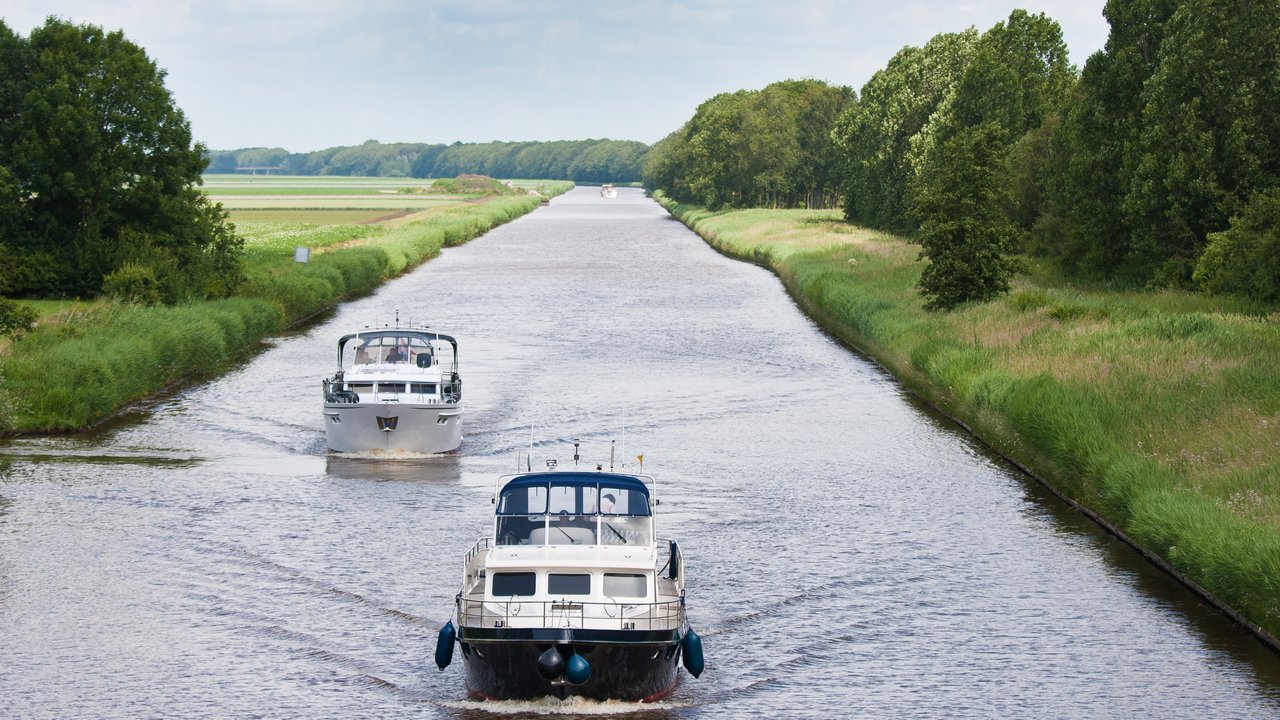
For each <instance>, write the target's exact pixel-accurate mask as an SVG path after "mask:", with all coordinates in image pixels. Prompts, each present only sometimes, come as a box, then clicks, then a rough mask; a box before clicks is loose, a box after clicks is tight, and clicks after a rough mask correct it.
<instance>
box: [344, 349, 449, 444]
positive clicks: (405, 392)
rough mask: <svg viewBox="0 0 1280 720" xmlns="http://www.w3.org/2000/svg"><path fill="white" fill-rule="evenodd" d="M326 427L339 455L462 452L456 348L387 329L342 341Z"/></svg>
mask: <svg viewBox="0 0 1280 720" xmlns="http://www.w3.org/2000/svg"><path fill="white" fill-rule="evenodd" d="M323 389H324V427H325V436H326V438H327V441H328V444H329V449H330V450H336V451H338V452H361V451H369V450H402V451H408V452H415V453H443V452H449V451H450V450H456V449H457V448H458V446H459V445H461V444H462V378H461V377H460V376H459V375H458V342H457V340H455V339H454V338H452V337H450V336H449V335H441V334H440V333H438V332H435V331H433V330H429V329H426V328H394V329H392V328H384V329H380V330H364V331H362V332H357V333H352V334H350V335H344V336H342V338H341V339H339V340H338V370H337V371H336V372H335V373H334V374H333V376H332V377H329V378H326V379H325V380H324V383H323Z"/></svg>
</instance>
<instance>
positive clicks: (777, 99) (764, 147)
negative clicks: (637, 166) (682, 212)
mask: <svg viewBox="0 0 1280 720" xmlns="http://www.w3.org/2000/svg"><path fill="white" fill-rule="evenodd" d="M853 98H854V94H853V91H852V90H851V89H850V88H848V87H837V86H832V85H829V84H827V83H825V82H821V81H818V80H786V81H783V82H777V83H773V84H772V85H769V86H767V87H765V88H764V89H762V90H739V91H738V92H734V93H724V94H721V95H716V96H715V97H713V98H711V99H710V100H707V101H706V102H704V103H702V104H701V105H699V106H698V109H697V111H696V112H694V114H693V117H692V118H691V119H690V120H689V121H688V122H686V123H685V124H684V125H683V126H682V127H681V128H680V129H679V130H676V131H675V132H673V133H671V134H670V135H668V136H667V137H665V138H663V139H662V140H660V141H659V142H658V143H657V144H655V145H654V146H653V149H652V150H650V151H649V153H648V155H647V157H646V158H645V161H644V183H645V186H646V187H649V188H653V189H660V190H662V191H663V192H664V193H666V194H667V195H668V196H670V197H671V198H673V199H675V200H679V201H681V202H690V203H698V204H701V205H706V206H708V207H711V208H721V207H775V208H790V207H832V206H834V205H835V203H836V201H837V200H838V198H839V195H840V172H839V167H840V157H839V155H838V153H837V152H836V149H835V146H834V144H833V139H832V135H831V128H832V126H833V125H834V124H835V122H836V119H837V118H838V117H839V116H840V114H841V113H842V112H843V111H844V110H845V109H846V108H847V107H848V105H849V104H850V103H851V102H852V101H853Z"/></svg>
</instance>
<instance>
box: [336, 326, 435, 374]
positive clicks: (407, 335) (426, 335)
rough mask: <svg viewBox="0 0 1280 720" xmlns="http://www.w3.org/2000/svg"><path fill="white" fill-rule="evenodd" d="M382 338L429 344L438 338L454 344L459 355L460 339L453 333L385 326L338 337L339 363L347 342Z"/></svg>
mask: <svg viewBox="0 0 1280 720" xmlns="http://www.w3.org/2000/svg"><path fill="white" fill-rule="evenodd" d="M381 338H391V339H394V340H418V341H420V342H423V343H428V344H429V343H431V342H433V341H436V340H443V341H445V342H447V343H449V344H450V345H452V346H453V357H454V358H457V357H458V341H457V340H456V339H454V337H453V336H452V335H444V334H442V333H438V332H435V331H434V330H423V329H421V328H383V329H379V330H363V331H361V332H356V333H351V334H350V335H343V336H342V337H340V338H338V364H339V365H341V364H342V350H343V348H345V347H346V346H347V343H349V342H351V341H352V340H360V341H361V342H362V343H363V344H368V343H369V341H370V340H378V339H381Z"/></svg>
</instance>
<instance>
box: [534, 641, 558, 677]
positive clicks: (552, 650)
mask: <svg viewBox="0 0 1280 720" xmlns="http://www.w3.org/2000/svg"><path fill="white" fill-rule="evenodd" d="M538 674H539V675H541V676H542V678H543V679H544V680H555V679H556V678H558V677H560V676H561V675H563V674H564V656H563V655H561V654H560V651H559V650H557V649H556V646H555V645H552V646H551V647H549V648H547V649H546V650H545V651H544V652H543V653H542V654H541V655H539V656H538Z"/></svg>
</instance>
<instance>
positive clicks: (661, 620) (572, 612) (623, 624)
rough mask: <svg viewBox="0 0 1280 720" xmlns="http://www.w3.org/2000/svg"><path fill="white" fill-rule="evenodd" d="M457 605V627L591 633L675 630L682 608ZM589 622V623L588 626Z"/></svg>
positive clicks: (665, 603)
mask: <svg viewBox="0 0 1280 720" xmlns="http://www.w3.org/2000/svg"><path fill="white" fill-rule="evenodd" d="M456 602H457V619H458V626H459V627H484V628H493V627H556V628H561V627H576V628H587V629H594V630H612V629H616V630H678V629H680V628H681V627H684V613H685V607H684V602H683V600H680V599H676V600H661V601H658V602H651V601H647V600H636V601H634V602H631V601H616V600H615V601H613V602H599V601H588V600H574V599H571V598H561V599H558V600H515V599H512V600H471V599H468V598H465V597H462V596H461V595H459V596H458V597H457V598H456ZM615 621H616V625H615ZM575 622H576V624H574V623H575ZM588 622H589V623H591V624H590V625H589V626H588V625H587V623H588Z"/></svg>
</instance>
